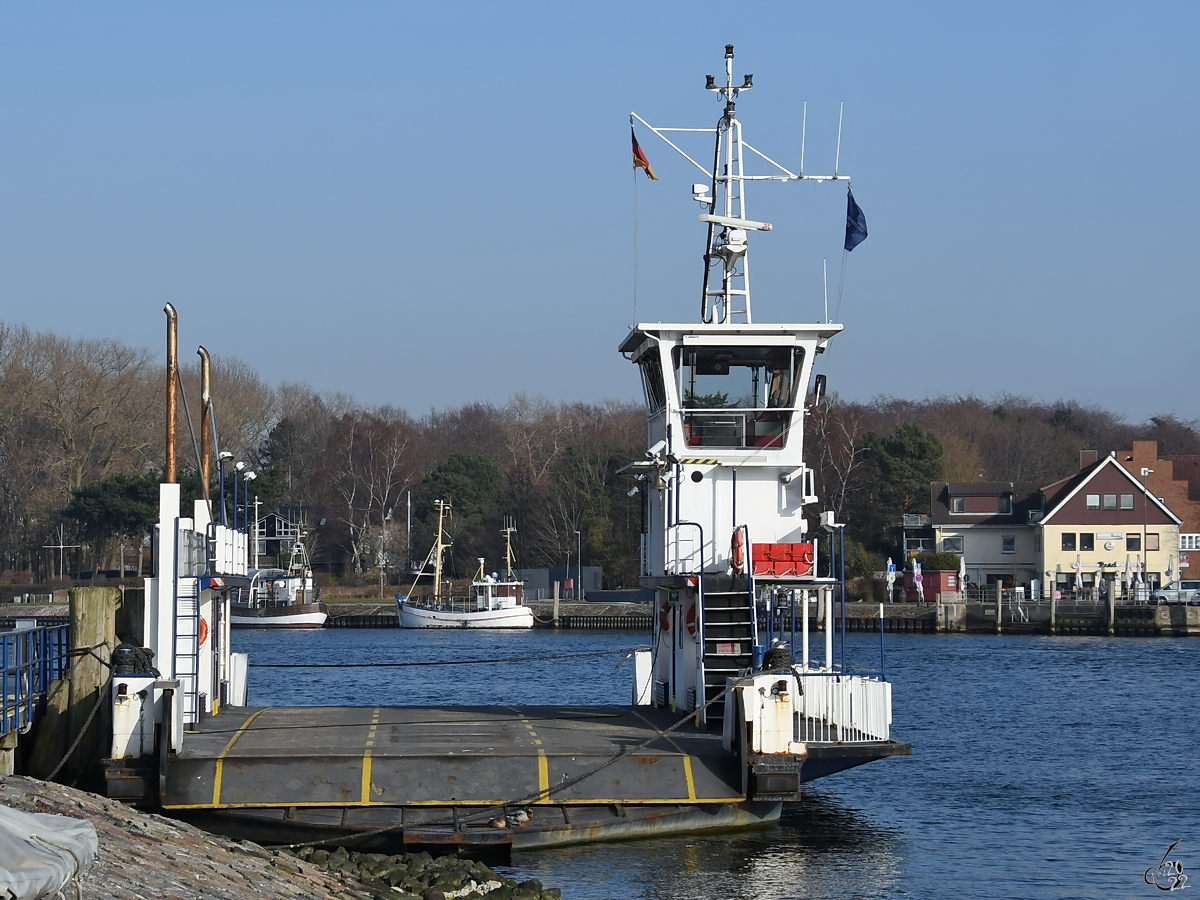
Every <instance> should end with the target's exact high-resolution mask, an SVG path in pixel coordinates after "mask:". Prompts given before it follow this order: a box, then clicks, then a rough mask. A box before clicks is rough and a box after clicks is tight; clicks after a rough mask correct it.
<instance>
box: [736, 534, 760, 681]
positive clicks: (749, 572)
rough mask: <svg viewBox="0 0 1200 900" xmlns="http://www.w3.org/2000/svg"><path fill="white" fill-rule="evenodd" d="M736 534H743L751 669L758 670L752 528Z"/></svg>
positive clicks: (758, 653) (756, 606) (756, 607)
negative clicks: (751, 541)
mask: <svg viewBox="0 0 1200 900" xmlns="http://www.w3.org/2000/svg"><path fill="white" fill-rule="evenodd" d="M733 530H734V532H735V533H736V532H738V531H741V532H742V546H743V547H744V548H745V550H744V551H743V552H744V553H745V566H746V602H747V604H748V605H749V607H750V646H751V663H750V665H751V668H752V669H755V668H758V667H759V665H760V664H761V662H762V655H761V651H762V648H761V647H760V646H759V641H758V603H757V601H756V600H755V597H754V546H753V545H752V544H751V543H750V526H749V525H746V524H742V525H738V526H737V527H735V528H734V529H733Z"/></svg>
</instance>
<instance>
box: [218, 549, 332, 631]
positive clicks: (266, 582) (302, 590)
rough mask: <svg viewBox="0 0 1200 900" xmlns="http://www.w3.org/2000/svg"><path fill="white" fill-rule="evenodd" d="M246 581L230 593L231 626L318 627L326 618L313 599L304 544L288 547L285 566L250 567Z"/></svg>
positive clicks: (313, 584) (314, 589) (313, 590)
mask: <svg viewBox="0 0 1200 900" xmlns="http://www.w3.org/2000/svg"><path fill="white" fill-rule="evenodd" d="M246 574H247V575H248V576H249V578H250V584H249V585H248V586H246V587H242V588H236V589H234V590H233V591H232V592H231V597H230V611H229V624H230V625H231V626H232V627H234V628H322V627H324V625H325V622H326V620H327V619H328V618H329V611H328V610H327V609H326V607H325V604H324V603H319V602H317V590H316V583H315V582H314V580H313V574H312V569H311V568H310V566H309V564H308V553H307V551H306V550H305V549H304V545H303V544H300V543H297V544H294V545H293V546H292V558H291V561H290V562H289V563H288V567H287V568H286V569H250V570H249V572H247V573H246Z"/></svg>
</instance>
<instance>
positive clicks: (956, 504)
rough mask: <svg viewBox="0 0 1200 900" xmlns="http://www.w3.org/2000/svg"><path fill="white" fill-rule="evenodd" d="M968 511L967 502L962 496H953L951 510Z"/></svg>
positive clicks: (957, 511)
mask: <svg viewBox="0 0 1200 900" xmlns="http://www.w3.org/2000/svg"><path fill="white" fill-rule="evenodd" d="M966 511H967V510H966V503H964V502H963V498H962V497H951V498H950V512H952V513H960V512H966Z"/></svg>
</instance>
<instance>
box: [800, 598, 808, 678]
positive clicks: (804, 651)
mask: <svg viewBox="0 0 1200 900" xmlns="http://www.w3.org/2000/svg"><path fill="white" fill-rule="evenodd" d="M800 596H801V597H803V598H804V600H803V604H802V606H803V615H802V616H801V623H800V634H801V638H800V654H801V655H800V659H801V660H802V663H803V665H802V669H803V671H805V672H807V671H808V603H809V596H808V591H806V590H805V591H801V592H800Z"/></svg>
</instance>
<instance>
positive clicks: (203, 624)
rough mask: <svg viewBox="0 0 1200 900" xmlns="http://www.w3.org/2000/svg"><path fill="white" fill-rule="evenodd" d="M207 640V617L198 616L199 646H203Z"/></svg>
mask: <svg viewBox="0 0 1200 900" xmlns="http://www.w3.org/2000/svg"><path fill="white" fill-rule="evenodd" d="M207 640H208V619H206V618H204V617H203V616H201V617H200V646H201V647H203V646H204V642H205V641H207Z"/></svg>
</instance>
